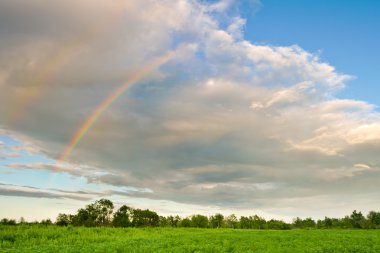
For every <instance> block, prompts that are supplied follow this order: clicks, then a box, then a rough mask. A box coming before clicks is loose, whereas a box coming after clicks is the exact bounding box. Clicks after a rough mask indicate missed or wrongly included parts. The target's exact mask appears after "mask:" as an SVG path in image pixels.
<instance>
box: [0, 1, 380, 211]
mask: <svg viewBox="0 0 380 253" xmlns="http://www.w3.org/2000/svg"><path fill="white" fill-rule="evenodd" d="M49 2H50V1H44V0H32V1H30V0H28V1H26V0H22V1H17V2H15V1H2V2H1V3H0V17H1V18H0V33H1V34H0V35H1V36H0V52H1V53H0V89H1V93H0V115H1V116H0V126H1V127H2V128H3V131H6V133H8V134H10V135H13V136H16V137H18V138H20V139H23V140H24V139H27V140H28V141H29V142H31V143H33V145H34V146H35V147H36V148H37V150H40V152H41V153H43V154H45V155H47V156H48V157H50V158H53V159H57V158H58V157H59V156H60V154H61V153H62V152H63V150H64V149H65V146H66V145H67V144H68V142H69V140H70V139H71V137H72V135H73V134H74V132H75V131H76V130H77V128H78V126H80V124H81V123H82V122H83V121H84V120H85V118H86V117H88V115H89V113H91V111H93V109H94V108H95V107H96V106H97V105H98V104H99V103H101V101H102V100H103V99H104V98H106V97H107V96H108V94H110V93H111V92H112V91H113V90H114V89H115V88H117V87H118V86H120V85H122V84H123V82H124V81H125V80H127V79H128V78H129V77H130V76H131V75H132V74H133V72H134V71H136V70H138V69H141V68H144V66H145V65H146V64H147V63H148V62H150V61H151V60H152V59H155V58H157V57H160V56H162V55H164V54H166V53H167V52H169V51H172V50H175V54H174V56H173V57H172V58H171V59H170V60H169V61H168V62H167V63H165V64H163V65H162V66H160V67H159V68H158V69H156V70H155V71H152V72H151V73H149V74H148V75H146V76H145V77H144V78H142V79H141V80H139V82H137V83H135V84H134V86H132V87H131V88H130V89H129V90H128V91H127V92H126V93H125V94H124V95H123V97H122V98H120V99H119V100H118V101H116V102H115V103H114V104H113V105H112V106H111V108H109V110H108V111H106V112H105V113H104V114H103V115H102V116H101V117H100V119H99V120H98V121H97V123H96V124H95V126H94V127H93V128H92V129H91V130H90V131H89V132H88V133H87V135H86V136H85V137H84V138H83V139H82V141H81V143H80V144H79V145H78V146H77V148H76V149H75V150H74V152H73V153H72V156H71V157H70V158H69V163H71V164H67V166H69V167H70V166H74V168H75V169H74V170H70V169H67V168H64V167H62V168H63V169H59V168H58V167H49V166H48V165H42V166H39V168H41V167H42V168H43V169H47V170H52V171H56V170H60V171H63V172H67V173H70V174H72V175H74V176H79V175H81V176H83V175H84V176H86V177H87V178H88V180H89V181H90V182H101V183H107V184H110V185H117V186H131V187H136V188H138V189H140V188H142V189H145V188H149V189H150V190H151V191H136V192H133V193H131V194H133V195H134V196H136V197H141V196H143V197H146V198H152V199H165V200H173V201H177V202H180V203H194V204H212V205H217V206H227V207H234V208H249V207H255V208H258V207H260V208H262V210H267V209H268V210H269V209H272V207H271V206H272V203H273V202H276V203H282V204H284V207H283V208H284V209H286V208H289V209H291V208H292V206H294V205H295V202H291V201H288V202H287V201H286V200H287V199H299V200H300V199H301V202H299V203H305V205H306V203H308V201H305V200H303V202H302V199H305V198H306V199H307V198H310V199H313V198H314V199H315V200H316V201H325V202H326V203H333V202H334V201H333V200H334V199H336V198H338V196H342V195H344V194H352V195H360V194H375V193H376V192H377V189H376V188H375V187H374V186H375V185H376V182H377V181H378V179H379V173H378V171H379V165H380V159H379V156H378V155H377V151H378V150H379V148H380V115H379V113H378V112H377V111H376V107H375V106H374V105H371V104H368V103H366V102H365V101H356V100H349V99H338V98H336V94H337V92H339V91H340V90H341V89H343V88H344V86H345V82H346V81H348V80H349V79H350V76H348V75H344V74H341V73H337V72H336V71H335V68H334V67H333V66H331V65H329V64H327V63H324V62H322V61H321V60H320V59H319V58H318V56H316V55H314V54H312V53H309V52H307V51H305V50H303V49H302V48H301V47H299V46H297V45H294V46H290V47H274V46H267V45H255V44H253V43H251V42H249V41H246V40H244V39H243V38H244V37H243V33H242V31H243V30H244V23H245V22H244V19H242V18H241V17H239V16H236V15H235V16H229V17H228V18H227V19H226V20H228V22H229V24H228V25H226V26H225V25H224V24H222V21H221V20H220V17H223V16H220V15H219V14H218V13H228V11H227V10H228V8H232V7H231V5H230V4H231V1H221V2H219V3H214V4H209V5H208V4H206V3H202V2H198V1H192V0H178V1H175V2H173V1H165V0H160V1H151V0H144V1H141V0H138V1H137V0H136V1H135V0H128V1H121V0H120V1H102V0H97V1H81V2H80V3H78V1H65V2H64V3H59V4H58V5H56V3H54V4H52V3H49ZM26 4H27V5H28V6H29V7H30V8H28V12H25V5H26ZM226 15H227V14H226ZM86 166H87V168H88V167H90V168H96V169H97V170H99V171H101V172H102V173H99V174H93V175H90V174H91V173H87V172H86ZM9 167H13V168H14V169H15V168H20V167H22V166H16V165H14V164H13V165H9ZM39 168H34V169H39ZM81 168H82V169H81ZM8 192H9V191H8ZM13 193H14V192H13ZM9 194H10V193H9ZM321 196H323V198H322V197H321ZM321 199H322V200H321ZM349 204H350V203H347V206H348V205H349ZM297 205H298V204H297Z"/></svg>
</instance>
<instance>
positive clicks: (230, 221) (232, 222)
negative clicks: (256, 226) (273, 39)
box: [225, 214, 239, 228]
mask: <svg viewBox="0 0 380 253" xmlns="http://www.w3.org/2000/svg"><path fill="white" fill-rule="evenodd" d="M238 224H239V222H238V220H237V218H236V215H235V214H231V215H229V216H227V217H226V219H225V225H226V227H227V228H237V227H238Z"/></svg>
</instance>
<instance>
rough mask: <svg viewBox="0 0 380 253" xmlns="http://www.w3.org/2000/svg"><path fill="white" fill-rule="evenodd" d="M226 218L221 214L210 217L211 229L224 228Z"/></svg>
mask: <svg viewBox="0 0 380 253" xmlns="http://www.w3.org/2000/svg"><path fill="white" fill-rule="evenodd" d="M223 221H224V216H223V215H222V214H220V213H217V214H215V215H214V216H211V217H210V227H212V228H221V227H222V226H223Z"/></svg>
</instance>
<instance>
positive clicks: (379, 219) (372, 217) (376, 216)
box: [367, 211, 380, 228]
mask: <svg viewBox="0 0 380 253" xmlns="http://www.w3.org/2000/svg"><path fill="white" fill-rule="evenodd" d="M367 220H368V221H369V223H370V228H379V227H380V212H375V211H370V212H369V213H368V215H367Z"/></svg>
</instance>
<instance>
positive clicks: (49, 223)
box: [40, 219, 53, 225]
mask: <svg viewBox="0 0 380 253" xmlns="http://www.w3.org/2000/svg"><path fill="white" fill-rule="evenodd" d="M40 224H41V225H53V222H52V221H51V220H50V219H46V220H41V222H40Z"/></svg>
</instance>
